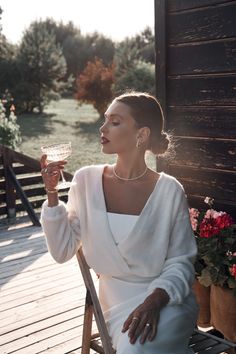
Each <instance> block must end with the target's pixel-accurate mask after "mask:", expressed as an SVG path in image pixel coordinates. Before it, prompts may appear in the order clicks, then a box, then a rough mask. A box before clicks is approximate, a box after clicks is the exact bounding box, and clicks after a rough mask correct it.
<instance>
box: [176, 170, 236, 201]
mask: <svg viewBox="0 0 236 354" xmlns="http://www.w3.org/2000/svg"><path fill="white" fill-rule="evenodd" d="M170 173H171V174H172V175H174V176H175V177H176V178H177V179H178V180H179V181H180V182H181V183H182V184H183V185H184V188H185V191H186V193H187V194H193V192H194V193H195V194H196V195H201V196H208V197H211V198H214V199H218V200H219V199H224V200H228V201H234V198H235V195H236V184H235V180H236V172H227V171H217V170H214V169H208V168H206V169H204V168H200V169H199V168H194V167H186V166H180V165H175V166H172V167H170Z"/></svg>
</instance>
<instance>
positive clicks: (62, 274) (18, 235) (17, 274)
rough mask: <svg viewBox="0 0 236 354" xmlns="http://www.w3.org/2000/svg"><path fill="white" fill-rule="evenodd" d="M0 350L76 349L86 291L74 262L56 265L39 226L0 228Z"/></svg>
mask: <svg viewBox="0 0 236 354" xmlns="http://www.w3.org/2000/svg"><path fill="white" fill-rule="evenodd" d="M0 289H1V290H0V353H1V354H10V353H16V354H36V353H58V354H59V353H62V354H65V353H76V354H77V353H80V352H81V336H82V321H83V312H84V296H85V289H84V285H83V280H82V276H81V274H80V270H79V266H78V264H77V260H76V258H75V257H74V258H73V259H72V260H70V261H69V262H67V263H65V264H57V263H56V262H55V261H54V260H53V259H52V257H51V256H50V254H49V253H48V252H47V248H46V244H45V238H44V236H43V233H42V230H41V228H40V227H34V226H30V224H29V223H28V224H21V225H15V226H11V227H8V228H7V227H5V228H1V229H0Z"/></svg>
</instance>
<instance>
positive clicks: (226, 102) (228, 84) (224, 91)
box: [168, 75, 236, 106]
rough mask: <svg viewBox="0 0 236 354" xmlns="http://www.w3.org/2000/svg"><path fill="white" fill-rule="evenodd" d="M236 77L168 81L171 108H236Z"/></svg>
mask: <svg viewBox="0 0 236 354" xmlns="http://www.w3.org/2000/svg"><path fill="white" fill-rule="evenodd" d="M235 82H236V75H228V76H227V75H222V76H221V75H206V76H204V77H201V76H199V77H198V76H194V75H189V76H188V77H186V76H182V77H181V76H179V77H176V78H173V77H172V78H169V79H168V104H169V105H170V106H183V105H184V106H197V105H199V106H230V105H232V106H236V95H235Z"/></svg>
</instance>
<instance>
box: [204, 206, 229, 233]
mask: <svg viewBox="0 0 236 354" xmlns="http://www.w3.org/2000/svg"><path fill="white" fill-rule="evenodd" d="M232 224H233V219H232V218H231V216H230V215H229V214H227V213H225V212H222V211H221V212H217V211H215V210H214V209H209V210H207V212H206V214H205V216H204V218H203V220H202V222H201V224H200V227H199V229H200V237H206V238H209V237H212V236H214V235H217V234H219V233H220V231H221V230H223V229H226V228H227V227H230V226H231V225H232Z"/></svg>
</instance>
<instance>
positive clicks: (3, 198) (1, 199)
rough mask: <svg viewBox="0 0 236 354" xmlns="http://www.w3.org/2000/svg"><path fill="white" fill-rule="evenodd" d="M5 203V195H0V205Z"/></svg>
mask: <svg viewBox="0 0 236 354" xmlns="http://www.w3.org/2000/svg"><path fill="white" fill-rule="evenodd" d="M2 203H3V204H5V203H6V193H0V205H1V204H2Z"/></svg>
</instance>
